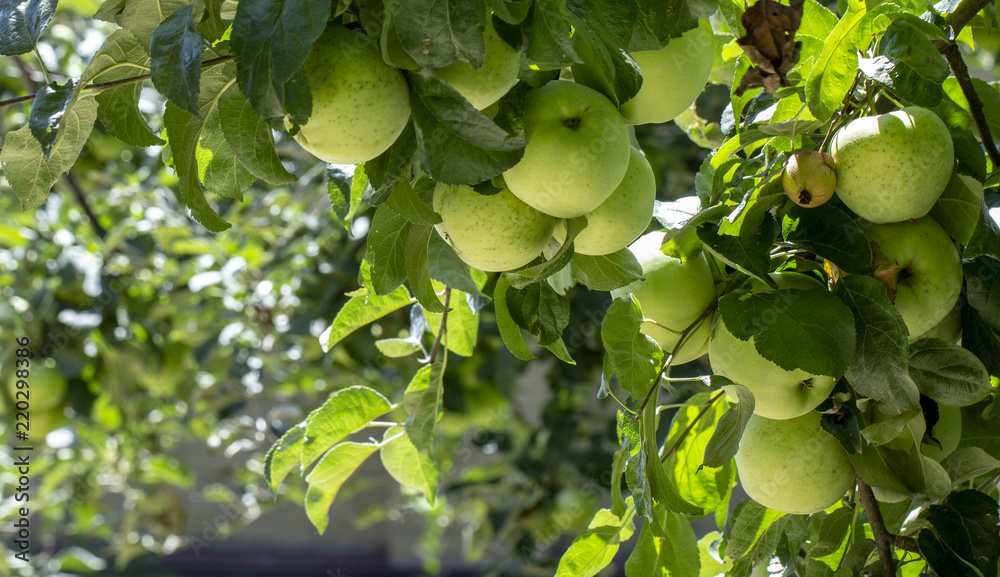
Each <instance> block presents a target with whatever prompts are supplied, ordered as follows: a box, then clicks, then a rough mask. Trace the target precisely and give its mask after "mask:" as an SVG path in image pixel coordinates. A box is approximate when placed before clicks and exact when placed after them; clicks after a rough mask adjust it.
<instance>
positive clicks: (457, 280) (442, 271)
mask: <svg viewBox="0 0 1000 577" xmlns="http://www.w3.org/2000/svg"><path fill="white" fill-rule="evenodd" d="M427 251H428V261H427V267H428V269H429V270H430V274H431V278H432V279H434V280H436V281H438V282H441V283H444V285H445V286H449V287H451V288H453V289H458V290H460V291H462V292H465V293H466V294H470V295H473V296H475V297H478V298H483V299H488V298H489V297H487V296H486V295H485V294H484V293H483V292H482V288H483V286H484V285H485V284H486V275H485V273H483V272H482V271H479V270H475V271H473V269H471V268H470V267H469V265H467V264H465V262H463V261H462V259H460V258H459V257H458V255H457V254H455V250H454V249H453V248H451V245H449V244H448V243H447V242H445V240H444V239H443V238H441V235H439V234H432V235H431V238H430V241H429V243H428V249H427ZM473 275H475V277H474V276H473Z"/></svg>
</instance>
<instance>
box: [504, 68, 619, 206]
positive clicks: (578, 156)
mask: <svg viewBox="0 0 1000 577" xmlns="http://www.w3.org/2000/svg"><path fill="white" fill-rule="evenodd" d="M524 132H525V134H524V136H525V139H527V141H528V145H527V146H526V147H525V149H524V156H523V157H522V158H521V160H520V162H518V163H517V164H515V165H514V166H513V167H512V168H510V169H509V170H507V172H505V173H504V175H503V177H504V181H505V182H506V183H507V187H508V188H510V191H511V192H513V193H514V195H515V196H517V197H518V198H520V199H521V200H523V201H524V202H526V203H528V205H530V206H532V207H534V208H536V209H538V210H540V211H542V212H544V213H545V214H550V215H552V216H556V217H559V218H573V217H577V216H581V215H584V214H587V213H588V212H590V211H592V210H594V209H595V208H597V207H598V206H600V204H601V203H602V202H604V201H605V200H606V199H607V198H608V197H609V196H610V195H611V193H612V192H613V191H614V190H615V187H617V186H618V184H619V183H620V182H621V181H622V178H623V177H624V176H625V171H626V170H627V169H628V164H629V157H630V155H631V153H630V150H631V146H630V145H629V137H628V127H627V125H626V124H625V120H624V119H623V118H622V116H621V114H619V113H618V110H617V109H616V108H615V106H614V105H613V104H611V101H610V100H608V99H607V98H606V97H605V96H604V95H603V94H601V93H600V92H597V91H596V90H593V89H590V88H587V87H586V86H583V85H580V84H574V83H573V82H568V81H565V80H553V81H552V82H549V83H548V84H546V85H544V86H542V87H540V88H535V89H534V90H532V91H531V92H529V93H528V95H527V97H526V99H525V108H524Z"/></svg>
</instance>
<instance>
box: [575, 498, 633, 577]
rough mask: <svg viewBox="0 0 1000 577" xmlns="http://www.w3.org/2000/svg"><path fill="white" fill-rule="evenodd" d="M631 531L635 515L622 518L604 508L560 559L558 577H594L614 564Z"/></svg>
mask: <svg viewBox="0 0 1000 577" xmlns="http://www.w3.org/2000/svg"><path fill="white" fill-rule="evenodd" d="M632 531H633V529H632V515H630V514H626V516H625V518H624V519H622V518H620V517H618V516H617V515H615V514H614V513H612V512H611V511H609V510H608V509H601V510H600V511H598V512H597V514H596V515H594V518H593V520H591V522H590V526H589V527H587V530H586V531H584V532H582V533H580V534H579V535H577V536H576V538H575V539H573V542H572V543H571V544H570V546H569V549H567V550H566V553H564V554H563V556H562V558H561V559H559V566H558V567H557V568H556V577H594V575H597V574H598V573H600V571H601V570H602V569H604V568H605V567H607V566H608V564H609V563H611V560H612V559H614V557H615V553H617V552H618V547H619V546H620V545H621V543H622V541H627V540H628V539H629V538H631V536H632Z"/></svg>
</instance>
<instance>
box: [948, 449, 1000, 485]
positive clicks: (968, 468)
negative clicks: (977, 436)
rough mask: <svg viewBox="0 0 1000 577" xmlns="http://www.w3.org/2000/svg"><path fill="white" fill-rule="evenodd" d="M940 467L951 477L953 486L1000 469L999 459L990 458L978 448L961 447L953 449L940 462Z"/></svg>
mask: <svg viewBox="0 0 1000 577" xmlns="http://www.w3.org/2000/svg"><path fill="white" fill-rule="evenodd" d="M941 466H942V467H944V470H945V471H946V472H947V473H948V476H949V477H951V482H952V483H954V484H955V486H960V485H962V484H963V483H966V482H968V481H971V480H972V479H975V478H976V477H982V476H983V475H988V474H989V473H992V472H993V471H996V470H998V469H1000V459H997V458H995V457H993V456H991V455H990V454H989V453H987V452H986V451H984V450H982V449H980V448H979V447H963V448H961V449H955V451H954V452H952V453H951V454H950V455H948V456H947V457H945V458H944V459H942V460H941Z"/></svg>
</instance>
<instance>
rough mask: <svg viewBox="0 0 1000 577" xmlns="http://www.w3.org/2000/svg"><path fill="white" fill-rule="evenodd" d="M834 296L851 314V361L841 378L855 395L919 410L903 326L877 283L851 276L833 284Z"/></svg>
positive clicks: (898, 406)
mask: <svg viewBox="0 0 1000 577" xmlns="http://www.w3.org/2000/svg"><path fill="white" fill-rule="evenodd" d="M836 292H837V296H838V297H839V298H840V299H841V300H842V301H843V302H845V303H846V304H847V306H849V307H850V309H851V311H852V312H853V313H854V329H855V333H856V335H857V340H856V349H855V352H854V358H853V359H852V360H851V363H850V365H849V366H848V367H847V372H846V374H845V376H846V377H847V380H848V381H849V382H850V383H851V386H852V387H853V388H854V390H855V391H857V393H858V394H860V395H863V396H866V397H870V398H872V399H875V400H878V401H882V402H884V403H886V404H888V405H890V406H892V407H894V408H896V409H898V410H900V411H915V410H918V409H919V399H920V393H919V391H918V390H917V385H916V384H915V383H914V382H913V379H912V378H910V375H909V372H908V366H909V357H908V347H907V340H908V339H907V332H906V324H905V323H904V322H903V318H902V317H901V316H899V312H897V311H896V308H895V307H894V306H892V303H890V302H889V298H888V296H886V293H885V288H884V287H883V286H882V284H881V283H879V282H878V281H877V280H875V279H873V278H870V277H864V276H858V275H851V276H848V277H845V278H843V279H841V280H840V282H838V283H837V288H836Z"/></svg>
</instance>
